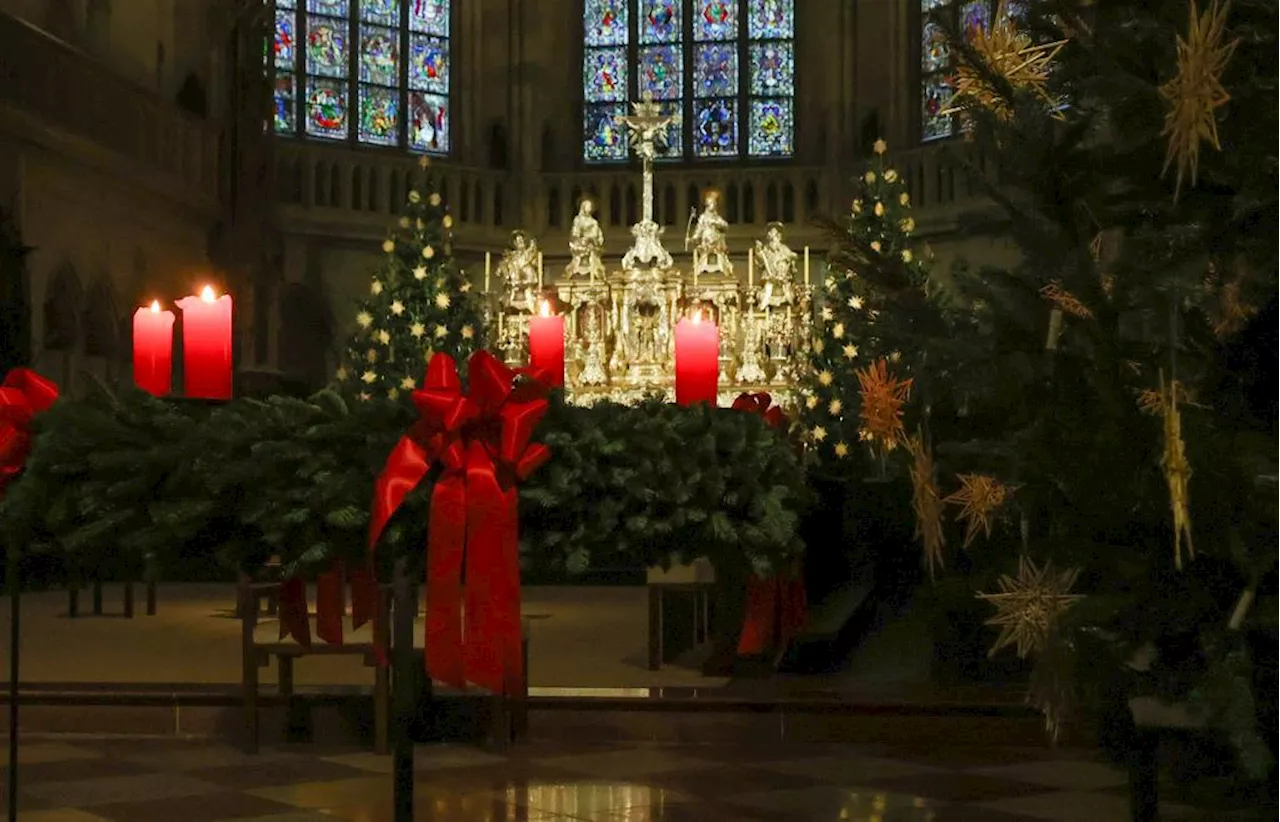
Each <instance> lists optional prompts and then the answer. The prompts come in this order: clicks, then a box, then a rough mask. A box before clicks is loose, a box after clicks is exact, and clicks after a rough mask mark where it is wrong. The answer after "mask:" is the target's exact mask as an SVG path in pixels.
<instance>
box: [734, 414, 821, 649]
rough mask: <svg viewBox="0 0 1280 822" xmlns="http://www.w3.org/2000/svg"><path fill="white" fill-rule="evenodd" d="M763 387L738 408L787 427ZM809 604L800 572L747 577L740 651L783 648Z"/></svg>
mask: <svg viewBox="0 0 1280 822" xmlns="http://www.w3.org/2000/svg"><path fill="white" fill-rule="evenodd" d="M772 402H773V398H772V397H770V396H769V395H768V394H766V393H764V392H763V391H762V392H760V393H757V394H750V393H742V394H739V395H738V398H737V399H736V400H734V401H733V408H734V410H736V411H746V412H748V413H751V414H758V415H759V416H760V417H762V418H763V419H764V421H765V424H766V425H768V426H770V427H771V428H779V429H785V428H786V424H787V417H786V415H785V414H783V413H782V409H781V408H779V407H778V406H776V405H772ZM805 617H806V605H805V594H804V579H803V578H802V577H801V576H800V575H799V574H798V573H793V574H785V575H784V574H775V575H774V576H772V577H770V578H768V579H761V578H760V577H757V576H754V575H753V576H752V577H751V578H750V579H748V580H747V614H746V618H745V620H744V621H743V625H742V633H741V635H740V636H739V639H738V654H739V655H740V656H753V655H755V654H762V653H764V652H765V650H767V649H769V648H776V649H778V650H783V649H785V648H786V647H787V643H789V642H790V641H791V638H792V637H793V636H795V635H796V632H797V631H799V630H800V627H801V626H802V625H804V621H805Z"/></svg>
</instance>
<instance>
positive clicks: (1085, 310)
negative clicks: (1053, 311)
mask: <svg viewBox="0 0 1280 822" xmlns="http://www.w3.org/2000/svg"><path fill="white" fill-rule="evenodd" d="M1040 296H1042V297H1044V298H1045V299H1046V300H1048V301H1049V302H1051V303H1053V304H1054V306H1056V307H1057V308H1058V310H1059V311H1061V312H1062V313H1064V314H1070V315H1071V316H1073V317H1079V318H1080V319H1082V320H1087V319H1090V318H1092V317H1093V312H1092V311H1090V310H1089V307H1088V306H1087V305H1085V304H1084V303H1082V302H1080V301H1079V300H1077V299H1076V298H1075V295H1073V294H1072V293H1071V292H1070V291H1067V290H1066V289H1064V288H1063V287H1062V285H1061V284H1060V283H1058V282H1057V281H1054V282H1051V283H1049V284H1048V285H1046V286H1045V287H1044V288H1042V289H1040Z"/></svg>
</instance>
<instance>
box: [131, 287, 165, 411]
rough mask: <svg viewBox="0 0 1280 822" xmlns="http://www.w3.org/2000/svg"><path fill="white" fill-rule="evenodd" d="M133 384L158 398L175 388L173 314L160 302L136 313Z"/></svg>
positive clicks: (134, 314) (134, 315) (153, 303)
mask: <svg viewBox="0 0 1280 822" xmlns="http://www.w3.org/2000/svg"><path fill="white" fill-rule="evenodd" d="M133 384H134V385H136V386H138V387H139V388H141V389H142V390H143V391H146V392H147V393H149V394H152V395H154V396H157V397H163V396H165V395H166V394H168V393H169V391H171V390H172V389H173V312H172V311H161V310H160V303H159V302H158V301H155V302H152V303H151V307H150V308H139V309H138V310H137V311H135V312H133Z"/></svg>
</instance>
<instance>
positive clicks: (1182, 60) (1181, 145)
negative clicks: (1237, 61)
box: [1160, 0, 1238, 200]
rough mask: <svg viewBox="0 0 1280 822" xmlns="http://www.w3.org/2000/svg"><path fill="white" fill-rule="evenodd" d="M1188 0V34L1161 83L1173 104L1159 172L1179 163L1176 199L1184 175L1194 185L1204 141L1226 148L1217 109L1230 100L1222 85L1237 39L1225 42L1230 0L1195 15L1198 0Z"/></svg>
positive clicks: (1214, 3) (1166, 120)
mask: <svg viewBox="0 0 1280 822" xmlns="http://www.w3.org/2000/svg"><path fill="white" fill-rule="evenodd" d="M1190 5H1191V24H1190V26H1189V30H1188V32H1187V39H1185V40H1183V39H1182V38H1181V37H1179V38H1178V73H1177V74H1176V75H1174V77H1173V79H1172V80H1170V81H1169V82H1168V83H1165V84H1164V85H1163V86H1161V87H1160V95H1161V96H1162V97H1164V98H1165V101H1166V102H1167V103H1168V105H1169V110H1168V111H1167V112H1166V113H1165V116H1164V130H1163V131H1162V132H1161V136H1162V137H1167V138H1168V140H1169V146H1168V149H1167V151H1166V152H1165V157H1164V169H1163V170H1162V171H1161V174H1165V173H1167V172H1168V171H1169V167H1170V166H1175V165H1176V166H1177V169H1178V175H1177V178H1176V181H1175V183H1174V189H1173V198H1174V200H1177V199H1178V195H1179V194H1180V193H1181V191H1182V180H1183V177H1185V176H1188V175H1189V176H1190V177H1191V185H1193V186H1194V185H1195V184H1196V175H1197V174H1198V173H1199V170H1200V144H1201V143H1202V142H1205V143H1209V144H1210V145H1211V146H1213V147H1214V148H1215V149H1217V150H1219V151H1221V150H1222V146H1221V144H1219V142H1218V119H1217V110H1218V109H1219V108H1221V107H1222V106H1224V105H1226V104H1227V101H1228V100H1230V99H1231V95H1230V94H1228V93H1227V90H1226V89H1225V88H1224V87H1223V85H1222V73H1223V71H1225V70H1226V67H1227V63H1228V62H1229V61H1230V60H1231V55H1232V54H1233V53H1234V52H1235V49H1236V43H1237V42H1238V41H1235V40H1233V41H1231V42H1230V43H1226V44H1224V43H1223V42H1222V37H1223V33H1224V29H1225V28H1226V23H1227V12H1228V10H1229V9H1230V8H1231V4H1230V3H1227V4H1226V5H1221V4H1219V2H1218V0H1212V2H1211V3H1210V4H1209V9H1208V10H1207V11H1206V12H1205V13H1204V14H1197V9H1196V2H1195V0H1191V4H1190Z"/></svg>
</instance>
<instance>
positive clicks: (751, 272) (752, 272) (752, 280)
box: [747, 248, 756, 288]
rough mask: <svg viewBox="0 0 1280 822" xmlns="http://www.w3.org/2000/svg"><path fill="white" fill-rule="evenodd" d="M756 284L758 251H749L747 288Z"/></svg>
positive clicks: (750, 249)
mask: <svg viewBox="0 0 1280 822" xmlns="http://www.w3.org/2000/svg"><path fill="white" fill-rule="evenodd" d="M755 284H756V250H755V249H754V248H748V249H747V288H751V287H752V286H753V285H755Z"/></svg>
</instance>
